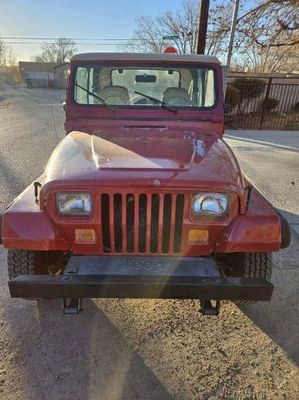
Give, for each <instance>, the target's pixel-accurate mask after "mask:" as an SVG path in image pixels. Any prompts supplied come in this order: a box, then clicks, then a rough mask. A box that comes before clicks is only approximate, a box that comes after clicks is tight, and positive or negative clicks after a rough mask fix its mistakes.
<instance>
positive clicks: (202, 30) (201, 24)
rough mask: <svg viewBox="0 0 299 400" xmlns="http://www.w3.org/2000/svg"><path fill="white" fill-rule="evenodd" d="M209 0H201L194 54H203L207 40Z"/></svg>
mask: <svg viewBox="0 0 299 400" xmlns="http://www.w3.org/2000/svg"><path fill="white" fill-rule="evenodd" d="M209 8H210V0H201V2H200V12H199V18H198V33H197V41H196V49H195V52H196V54H204V53H205V48H206V41H207V29H208V19H209Z"/></svg>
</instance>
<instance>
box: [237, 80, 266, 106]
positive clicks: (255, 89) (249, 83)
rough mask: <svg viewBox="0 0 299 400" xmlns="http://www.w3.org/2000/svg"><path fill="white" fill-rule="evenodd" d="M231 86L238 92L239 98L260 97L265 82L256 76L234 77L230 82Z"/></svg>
mask: <svg viewBox="0 0 299 400" xmlns="http://www.w3.org/2000/svg"><path fill="white" fill-rule="evenodd" d="M232 85H233V87H235V88H237V89H238V90H239V93H240V100H241V101H242V100H243V99H248V100H249V99H254V98H256V97H260V95H261V94H262V93H263V92H264V90H265V87H266V82H265V81H264V80H262V79H257V78H236V79H235V80H234V81H233V82H232Z"/></svg>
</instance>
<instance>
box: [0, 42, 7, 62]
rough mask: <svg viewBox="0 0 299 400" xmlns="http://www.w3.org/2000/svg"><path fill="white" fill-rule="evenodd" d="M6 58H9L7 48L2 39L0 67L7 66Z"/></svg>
mask: <svg viewBox="0 0 299 400" xmlns="http://www.w3.org/2000/svg"><path fill="white" fill-rule="evenodd" d="M6 57H7V46H6V44H5V43H4V42H3V41H2V40H1V39H0V65H5V64H6Z"/></svg>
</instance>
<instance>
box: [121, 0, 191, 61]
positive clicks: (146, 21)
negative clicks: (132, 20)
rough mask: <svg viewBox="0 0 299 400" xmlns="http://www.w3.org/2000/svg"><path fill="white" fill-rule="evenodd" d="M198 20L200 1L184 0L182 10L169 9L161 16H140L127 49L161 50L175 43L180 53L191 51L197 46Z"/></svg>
mask: <svg viewBox="0 0 299 400" xmlns="http://www.w3.org/2000/svg"><path fill="white" fill-rule="evenodd" d="M197 21H198V1H196V0H184V1H183V4H182V11H181V12H180V13H175V12H173V11H167V12H166V13H164V14H163V15H162V16H161V17H157V18H152V17H146V16H144V17H140V18H138V19H137V27H136V30H135V32H134V35H133V37H132V40H131V41H130V42H129V43H128V44H127V45H125V50H128V51H141V52H161V51H163V49H165V47H167V46H170V45H175V46H176V47H177V49H178V51H179V52H180V53H190V52H193V51H194V48H195V37H196V36H195V35H196V29H197ZM163 38H164V39H163Z"/></svg>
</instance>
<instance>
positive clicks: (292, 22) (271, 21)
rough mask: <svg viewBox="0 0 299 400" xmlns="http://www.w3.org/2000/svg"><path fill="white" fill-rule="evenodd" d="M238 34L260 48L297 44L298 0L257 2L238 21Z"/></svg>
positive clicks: (298, 36)
mask: <svg viewBox="0 0 299 400" xmlns="http://www.w3.org/2000/svg"><path fill="white" fill-rule="evenodd" d="M238 32H239V33H242V34H243V35H244V36H245V37H246V38H248V39H251V41H252V42H254V43H256V44H257V45H258V46H261V47H290V46H294V45H296V44H299V0H259V1H258V2H257V4H256V6H255V7H253V8H252V9H250V10H248V11H246V12H245V13H244V14H243V15H242V16H241V17H240V18H239V19H238Z"/></svg>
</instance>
